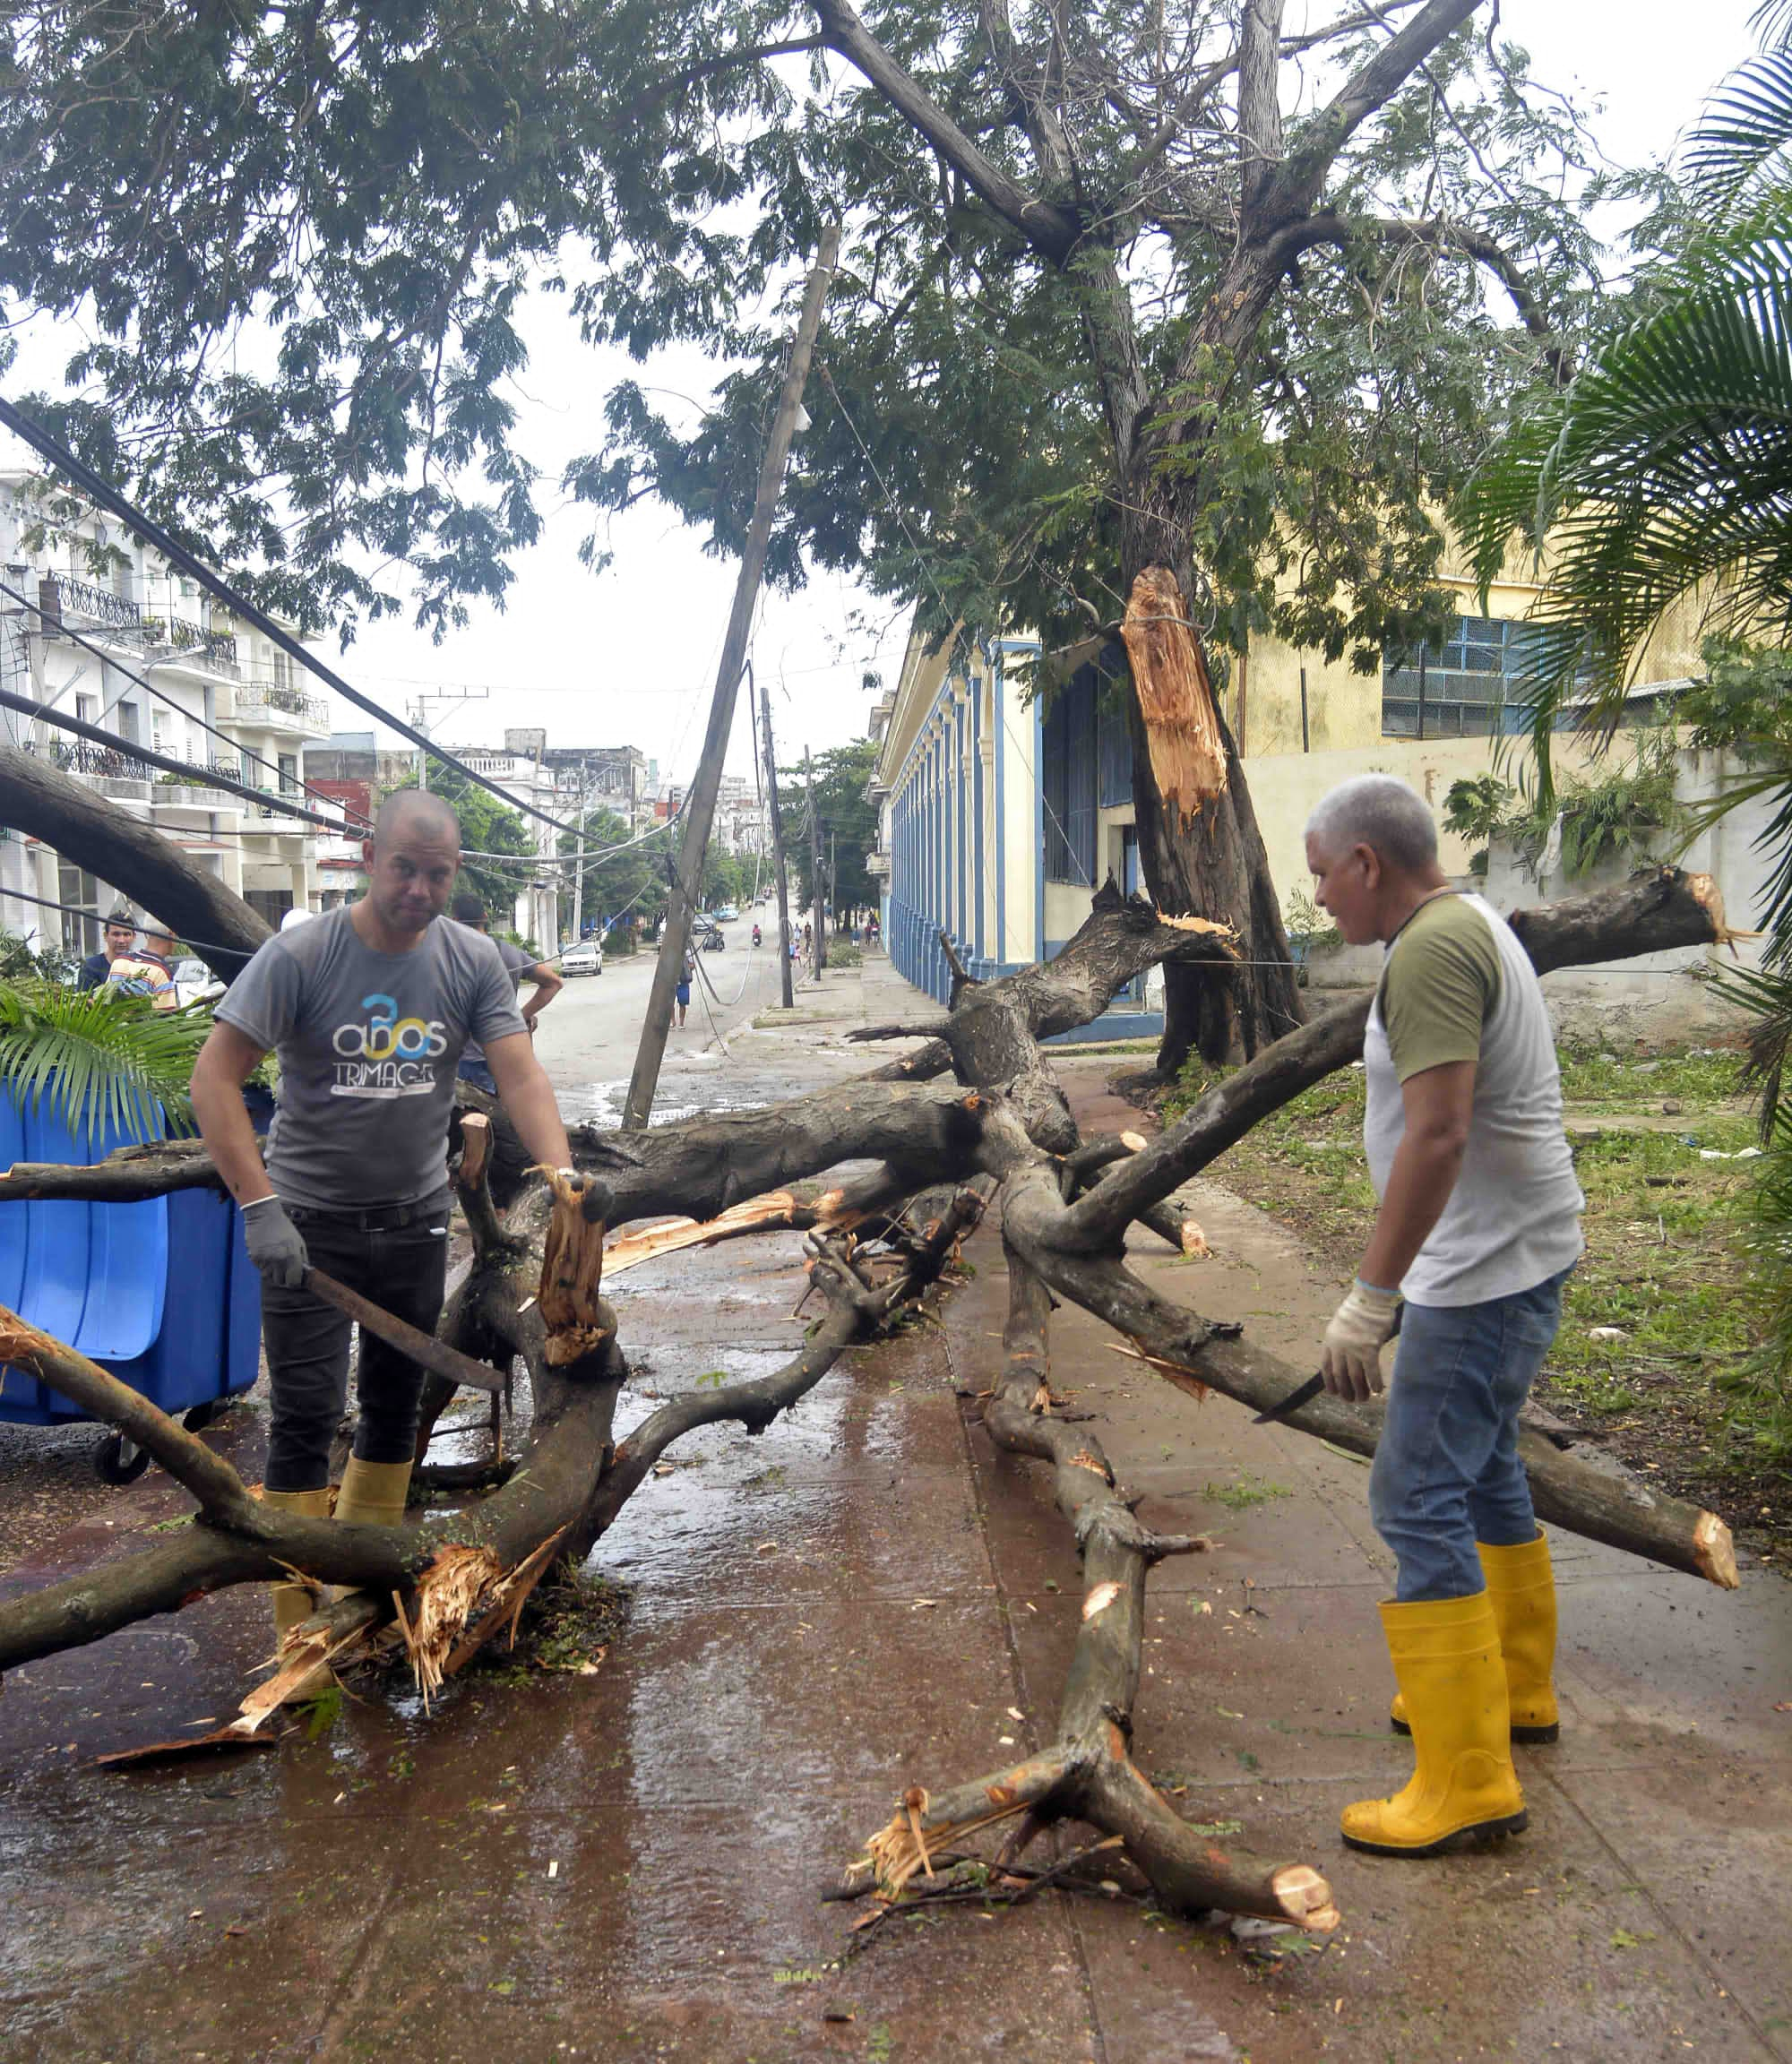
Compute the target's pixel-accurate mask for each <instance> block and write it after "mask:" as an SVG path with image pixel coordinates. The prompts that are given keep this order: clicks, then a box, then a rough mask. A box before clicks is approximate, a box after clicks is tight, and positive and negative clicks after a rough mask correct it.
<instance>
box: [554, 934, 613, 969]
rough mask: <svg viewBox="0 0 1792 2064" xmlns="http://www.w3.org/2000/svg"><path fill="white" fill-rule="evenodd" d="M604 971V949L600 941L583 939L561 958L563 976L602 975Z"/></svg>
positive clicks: (568, 949)
mask: <svg viewBox="0 0 1792 2064" xmlns="http://www.w3.org/2000/svg"><path fill="white" fill-rule="evenodd" d="M603 971H604V949H603V942H602V941H600V940H597V939H582V940H580V942H579V943H578V944H577V945H576V946H569V947H568V948H567V949H566V950H565V951H564V953H563V954H562V955H561V956H560V972H561V974H562V975H565V976H572V975H601V974H602V973H603Z"/></svg>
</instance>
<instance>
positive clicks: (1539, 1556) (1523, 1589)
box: [1476, 1527, 1562, 1742]
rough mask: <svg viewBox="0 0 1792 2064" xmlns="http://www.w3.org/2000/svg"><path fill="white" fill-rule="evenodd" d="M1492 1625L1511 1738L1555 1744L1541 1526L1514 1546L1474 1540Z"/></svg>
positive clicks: (1551, 1633) (1550, 1586)
mask: <svg viewBox="0 0 1792 2064" xmlns="http://www.w3.org/2000/svg"><path fill="white" fill-rule="evenodd" d="M1476 1545H1477V1547H1478V1550H1479V1552H1480V1557H1481V1569H1482V1570H1483V1572H1484V1574H1485V1575H1486V1579H1487V1597H1488V1599H1489V1601H1490V1602H1491V1604H1492V1605H1493V1608H1494V1624H1495V1626H1496V1627H1497V1628H1498V1629H1499V1630H1500V1654H1501V1655H1502V1656H1503V1657H1504V1658H1505V1665H1506V1699H1507V1702H1508V1704H1509V1705H1510V1707H1511V1708H1512V1740H1513V1741H1514V1742H1554V1741H1555V1740H1556V1739H1557V1738H1558V1737H1559V1736H1560V1734H1561V1733H1562V1711H1561V1708H1560V1707H1558V1706H1557V1705H1556V1703H1555V1683H1554V1681H1553V1678H1554V1673H1555V1573H1554V1572H1553V1571H1552V1570H1551V1569H1550V1566H1549V1543H1548V1542H1547V1540H1546V1539H1545V1537H1544V1533H1543V1529H1542V1528H1541V1527H1538V1530H1537V1538H1536V1540H1535V1541H1525V1542H1521V1543H1520V1544H1519V1545H1518V1546H1517V1547H1516V1548H1490V1547H1488V1545H1487V1544H1486V1542H1485V1541H1482V1542H1478V1543H1477V1544H1476Z"/></svg>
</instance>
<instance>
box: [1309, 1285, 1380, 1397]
mask: <svg viewBox="0 0 1792 2064" xmlns="http://www.w3.org/2000/svg"><path fill="white" fill-rule="evenodd" d="M1399 1310H1400V1292H1399V1291H1398V1290H1378V1289H1377V1288H1376V1287H1375V1286H1374V1284H1373V1283H1366V1282H1364V1280H1363V1279H1362V1277H1360V1276H1359V1277H1357V1280H1356V1281H1355V1282H1354V1283H1353V1284H1352V1285H1351V1286H1350V1294H1349V1295H1348V1297H1346V1298H1345V1300H1344V1302H1343V1303H1341V1304H1340V1306H1339V1307H1338V1309H1337V1311H1336V1312H1333V1313H1332V1314H1331V1325H1329V1326H1328V1327H1327V1328H1326V1329H1325V1339H1324V1342H1323V1344H1322V1346H1321V1347H1320V1350H1319V1366H1320V1368H1321V1370H1322V1372H1323V1373H1324V1377H1325V1388H1326V1389H1328V1390H1329V1391H1331V1395H1332V1396H1333V1397H1334V1398H1354V1399H1355V1400H1356V1402H1357V1404H1359V1405H1360V1404H1361V1403H1362V1402H1363V1400H1364V1399H1365V1398H1368V1397H1370V1396H1371V1395H1372V1394H1374V1393H1375V1392H1378V1391H1379V1390H1380V1389H1381V1388H1382V1342H1383V1340H1385V1339H1386V1338H1387V1337H1389V1335H1390V1334H1391V1333H1392V1331H1393V1329H1394V1314H1395V1313H1396V1312H1398V1311H1399Z"/></svg>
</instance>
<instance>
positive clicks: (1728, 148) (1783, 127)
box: [1686, 9, 1792, 204]
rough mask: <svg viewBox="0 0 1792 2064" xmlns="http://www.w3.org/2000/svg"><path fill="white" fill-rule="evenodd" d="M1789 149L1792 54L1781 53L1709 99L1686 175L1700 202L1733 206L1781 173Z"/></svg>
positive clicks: (1770, 54) (1741, 70) (1758, 61)
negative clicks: (1753, 188)
mask: <svg viewBox="0 0 1792 2064" xmlns="http://www.w3.org/2000/svg"><path fill="white" fill-rule="evenodd" d="M1788 18H1792V9H1788ZM1788 145H1792V50H1788V49H1786V48H1785V47H1779V48H1777V49H1770V50H1766V51H1763V52H1762V55H1761V56H1759V57H1752V58H1750V59H1749V60H1748V62H1747V63H1746V64H1741V65H1738V66H1737V68H1736V70H1735V71H1734V72H1733V73H1731V74H1730V76H1729V77H1728V79H1727V80H1726V81H1725V82H1724V84H1723V86H1722V87H1721V88H1720V89H1719V91H1717V92H1716V93H1714V94H1713V95H1712V96H1711V99H1710V102H1709V104H1708V105H1707V107H1706V110H1705V113H1704V114H1703V115H1702V116H1701V117H1700V119H1699V121H1698V123H1697V125H1695V126H1694V128H1693V133H1692V135H1691V136H1690V137H1689V138H1688V139H1687V144H1686V171H1687V175H1688V176H1689V178H1690V179H1691V181H1692V183H1693V187H1694V189H1695V191H1696V193H1698V196H1699V198H1700V199H1701V200H1702V201H1703V202H1706V203H1708V204H1709V203H1710V202H1722V203H1729V202H1734V201H1735V200H1736V198H1737V197H1738V196H1739V195H1740V194H1742V193H1744V192H1745V189H1746V188H1747V187H1748V186H1749V185H1751V183H1753V181H1754V180H1756V179H1757V178H1759V177H1760V176H1761V175H1762V173H1763V171H1765V172H1767V173H1769V174H1772V173H1775V172H1776V171H1777V172H1780V173H1783V171H1784V168H1785V163H1786V154H1787V149H1788Z"/></svg>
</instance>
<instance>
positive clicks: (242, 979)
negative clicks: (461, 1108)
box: [193, 789, 571, 1631]
mask: <svg viewBox="0 0 1792 2064" xmlns="http://www.w3.org/2000/svg"><path fill="white" fill-rule="evenodd" d="M460 859H461V828H460V824H459V822H458V821H457V820H456V818H455V816H454V813H453V812H452V810H451V809H450V808H449V806H448V805H447V804H445V803H444V801H443V800H442V799H441V797H440V796H431V795H427V794H425V793H422V792H420V791H418V790H416V789H406V790H402V791H401V792H400V793H399V794H398V795H396V796H389V797H388V798H387V799H386V801H385V803H384V804H382V805H381V809H380V813H379V819H378V821H377V822H376V823H375V827H374V836H373V838H372V839H369V840H368V841H367V844H366V861H367V892H366V896H365V897H363V898H362V899H361V900H360V901H359V902H358V903H354V904H351V905H349V906H348V907H345V908H342V909H339V910H332V911H331V912H329V913H328V914H327V915H326V916H323V917H320V918H318V919H317V920H316V921H315V922H314V923H313V924H310V925H301V926H300V927H299V928H298V929H297V931H294V932H287V933H280V934H278V935H277V936H276V937H274V938H272V939H270V940H269V941H268V942H267V943H266V944H265V945H264V946H263V947H262V949H261V950H260V951H259V952H258V953H257V954H256V955H255V957H254V959H253V960H251V961H250V963H249V965H248V967H247V968H246V969H245V970H244V971H243V973H242V974H241V975H240V976H237V981H236V982H235V984H234V985H232V986H231V989H230V991H229V993H228V995H226V996H225V997H224V998H223V999H222V1000H221V1001H220V1003H219V1005H218V1007H217V1011H216V1013H215V1016H216V1020H217V1021H216V1023H215V1024H214V1025H213V1027H212V1029H211V1036H210V1037H209V1038H208V1039H207V1040H206V1043H205V1046H204V1049H203V1051H202V1053H201V1054H200V1056H199V1060H198V1062H196V1064H195V1065H194V1071H193V1108H194V1115H195V1116H196V1117H197V1118H198V1120H199V1126H200V1131H202V1133H203V1135H204V1138H205V1144H206V1146H207V1148H209V1149H210V1151H211V1158H212V1161H213V1162H214V1164H215V1165H216V1166H217V1168H218V1171H219V1173H220V1174H221V1175H222V1176H223V1178H224V1180H225V1182H226V1183H228V1186H229V1189H230V1192H231V1194H232V1195H233V1196H234V1197H235V1198H236V1199H237V1202H238V1203H239V1204H241V1205H242V1207H243V1215H244V1216H243V1223H244V1229H245V1233H246V1237H247V1240H248V1244H249V1252H250V1255H251V1257H252V1258H253V1260H254V1262H255V1265H256V1267H257V1268H258V1269H260V1270H261V1272H262V1332H263V1342H264V1344H265V1346H266V1348H267V1356H268V1370H269V1374H270V1377H271V1388H272V1411H271V1427H270V1432H269V1441H268V1461H267V1473H266V1474H267V1487H266V1496H267V1498H268V1500H269V1501H270V1502H271V1503H277V1504H284V1505H286V1506H287V1507H288V1508H289V1509H293V1510H297V1511H299V1512H302V1513H304V1514H306V1515H309V1516H313V1517H321V1516H323V1514H324V1513H326V1512H327V1511H328V1510H329V1501H330V1448H331V1442H332V1438H333V1436H334V1434H335V1431H336V1424H337V1422H338V1420H339V1419H340V1415H341V1412H342V1407H343V1404H344V1402H345V1399H346V1396H347V1390H348V1380H349V1320H348V1319H347V1318H346V1317H345V1316H344V1315H343V1314H342V1313H341V1312H338V1311H337V1310H336V1308H335V1307H334V1306H333V1305H330V1304H326V1303H323V1301H322V1299H320V1298H318V1297H315V1296H314V1295H313V1294H311V1293H310V1292H309V1291H308V1290H306V1287H305V1275H306V1269H307V1268H309V1267H311V1266H312V1265H313V1264H314V1265H315V1266H316V1267H317V1268H319V1269H323V1271H324V1272H325V1273H326V1274H327V1275H330V1276H333V1277H336V1278H337V1279H338V1280H339V1281H341V1282H344V1283H347V1284H348V1285H349V1287H350V1288H351V1289H355V1290H358V1291H360V1292H361V1293H362V1294H364V1295H366V1296H368V1297H371V1298H372V1299H373V1300H374V1302H375V1303H377V1304H380V1305H382V1306H383V1307H384V1308H385V1310H387V1311H388V1312H393V1313H395V1314H396V1315H397V1316H398V1317H399V1318H401V1319H404V1320H409V1323H410V1324H411V1325H413V1326H417V1327H419V1328H421V1329H423V1330H424V1331H425V1332H429V1331H432V1330H433V1329H434V1328H435V1321H436V1320H437V1319H438V1318H439V1317H440V1315H441V1311H442V1301H443V1294H444V1284H445V1277H446V1268H447V1252H448V1239H447V1233H448V1208H449V1201H450V1197H449V1190H448V1163H447V1137H448V1110H449V1105H451V1104H452V1101H453V1097H454V1079H455V1076H454V1071H455V1066H456V1064H457V1062H459V1060H460V1057H461V1050H462V1049H463V1048H464V1047H465V1045H467V1043H468V1041H469V1040H470V1039H477V1040H478V1041H479V1042H480V1043H481V1045H483V1046H484V1048H485V1053H486V1061H487V1066H488V1067H489V1068H490V1070H491V1071H492V1076H493V1079H494V1080H495V1083H496V1085H497V1093H498V1095H499V1096H500V1097H502V1099H503V1100H504V1108H505V1110H506V1111H507V1113H508V1114H509V1115H510V1118H511V1120H512V1122H513V1124H514V1125H515V1127H516V1129H517V1131H518V1132H519V1133H520V1134H521V1136H522V1141H523V1145H524V1146H525V1147H526V1148H528V1149H529V1151H530V1154H531V1155H532V1156H533V1157H534V1158H535V1160H536V1161H538V1162H540V1163H545V1164H547V1165H549V1166H551V1167H564V1165H566V1163H567V1162H568V1161H569V1160H570V1159H571V1153H570V1150H569V1148H568V1147H567V1144H566V1129H565V1127H564V1124H563V1123H562V1122H561V1119H560V1113H559V1110H558V1107H557V1106H556V1104H555V1101H554V1092H553V1090H552V1089H551V1088H549V1086H548V1082H547V1077H546V1076H545V1075H544V1074H543V1073H542V1071H541V1068H540V1064H539V1063H538V1062H537V1060H536V1058H535V1055H534V1054H533V1052H532V1051H531V1049H530V1041H529V1035H528V1033H527V1031H526V1030H525V1029H524V1027H523V1022H522V1019H521V1014H520V1013H519V1011H518V1010H517V1007H516V1001H515V998H514V996H513V993H512V988H511V981H510V976H508V975H507V973H506V972H505V970H504V962H503V961H502V960H501V959H499V957H498V950H497V948H496V947H495V945H493V943H492V942H491V941H490V940H489V939H485V938H481V937H480V935H479V934H478V933H476V932H470V931H469V930H468V929H467V928H466V927H465V926H464V925H456V924H454V923H453V922H452V920H451V919H449V918H446V917H444V916H443V912H444V909H445V908H446V907H447V902H448V892H449V890H451V889H452V886H453V883H454V876H455V873H456V871H457V870H458V868H459V866H460ZM270 1049H271V1050H272V1051H273V1052H274V1053H276V1054H278V1056H279V1059H280V1109H279V1112H278V1114H277V1115H276V1117H275V1119H274V1123H273V1129H272V1131H271V1132H270V1133H269V1135H268V1152H267V1161H266V1165H263V1159H262V1155H261V1151H260V1148H259V1147H258V1146H257V1144H256V1140H255V1135H254V1128H253V1127H252V1126H251V1124H250V1122H249V1114H248V1112H247V1109H246V1106H245V1105H244V1102H243V1095H242V1086H243V1083H244V1082H245V1080H246V1079H247V1077H248V1076H249V1074H250V1073H251V1072H252V1071H253V1070H254V1068H255V1067H256V1066H257V1065H258V1064H259V1063H260V1062H261V1060H262V1057H263V1054H266V1053H268V1052H269V1050H270ZM423 1381H424V1372H423V1371H422V1370H421V1369H420V1368H418V1365H417V1364H416V1363H414V1362H411V1361H410V1360H409V1359H408V1358H407V1357H406V1356H404V1355H400V1354H399V1353H397V1351H396V1350H395V1349H392V1348H391V1347H388V1346H386V1345H385V1344H384V1343H383V1341H380V1340H377V1339H375V1338H373V1337H371V1336H369V1335H366V1334H364V1335H363V1336H362V1341H361V1361H360V1370H359V1374H358V1386H357V1387H358V1404H359V1418H358V1424H357V1428H356V1432H355V1446H354V1452H353V1454H352V1455H351V1456H350V1458H349V1464H348V1466H347V1468H346V1469H345V1470H344V1472H343V1476H342V1489H341V1493H340V1497H339V1499H338V1500H337V1504H336V1517H337V1518H339V1519H353V1520H361V1521H366V1522H372V1523H375V1524H379V1525H386V1526H392V1525H396V1524H397V1522H398V1521H399V1519H401V1518H402V1516H403V1512H404V1500H405V1491H406V1488H407V1485H408V1484H409V1476H410V1466H411V1458H412V1454H413V1451H414V1449H415V1446H416V1441H417V1421H418V1402H419V1400H420V1398H421V1397H422V1391H423ZM310 1610H311V1605H310V1595H309V1593H308V1592H307V1591H306V1589H305V1587H303V1586H302V1585H282V1586H276V1587H275V1598H274V1618H275V1624H276V1626H277V1628H279V1629H280V1630H282V1631H283V1630H285V1629H286V1628H287V1627H289V1626H291V1625H295V1624H297V1621H300V1620H302V1619H304V1618H305V1617H306V1614H307V1613H309V1612H310Z"/></svg>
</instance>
